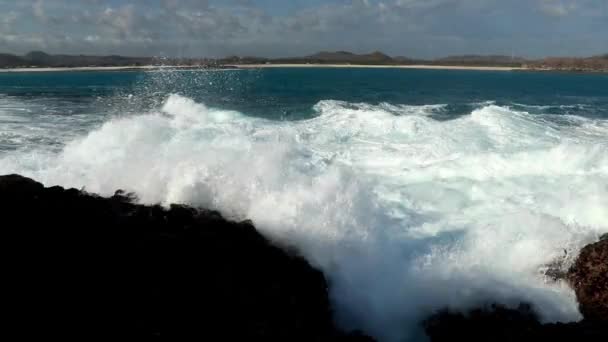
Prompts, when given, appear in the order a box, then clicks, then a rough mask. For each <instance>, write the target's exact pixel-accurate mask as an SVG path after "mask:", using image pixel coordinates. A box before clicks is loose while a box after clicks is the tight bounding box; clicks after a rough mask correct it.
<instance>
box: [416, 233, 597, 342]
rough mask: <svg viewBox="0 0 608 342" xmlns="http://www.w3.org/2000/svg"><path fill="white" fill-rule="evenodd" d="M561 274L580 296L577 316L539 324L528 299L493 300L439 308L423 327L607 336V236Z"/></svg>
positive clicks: (506, 335) (509, 336) (468, 332)
mask: <svg viewBox="0 0 608 342" xmlns="http://www.w3.org/2000/svg"><path fill="white" fill-rule="evenodd" d="M560 278H561V277H560ZM565 278H567V279H568V280H569V281H570V283H571V284H572V286H573V288H574V289H575V292H576V295H577V297H578V300H579V303H580V309H581V312H582V314H583V316H584V318H585V319H584V320H583V321H581V322H578V323H569V324H541V323H540V322H539V319H538V317H537V315H536V313H535V312H534V311H533V310H532V308H531V307H530V306H529V305H527V304H522V305H520V307H519V308H518V309H508V308H505V307H503V306H498V305H492V306H490V307H487V308H483V309H476V310H472V311H470V312H468V313H466V314H463V313H458V312H450V311H442V312H439V313H437V314H435V315H433V316H432V317H431V318H429V319H428V320H426V321H425V322H424V323H423V325H424V328H425V331H426V333H427V335H428V336H429V337H430V339H431V341H608V240H602V241H600V242H597V243H595V244H592V245H589V246H587V247H585V248H584V249H583V250H582V251H581V253H580V255H579V257H578V259H577V261H576V263H575V264H574V265H573V266H572V268H571V269H570V271H569V272H568V274H567V275H565Z"/></svg>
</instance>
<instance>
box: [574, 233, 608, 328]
mask: <svg viewBox="0 0 608 342" xmlns="http://www.w3.org/2000/svg"><path fill="white" fill-rule="evenodd" d="M568 280H569V282H570V284H571V285H572V287H573V288H574V290H575V292H576V297H577V298H578V301H579V308H580V310H581V313H582V314H583V316H584V317H585V319H588V320H593V321H604V322H605V324H606V325H607V326H608V240H606V239H604V240H601V241H599V242H597V243H594V244H591V245H589V246H586V247H585V248H583V249H582V250H581V253H580V255H579V256H578V259H577V260H576V262H575V264H574V265H573V266H572V268H571V269H570V271H569V272H568Z"/></svg>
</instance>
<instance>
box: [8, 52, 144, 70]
mask: <svg viewBox="0 0 608 342" xmlns="http://www.w3.org/2000/svg"><path fill="white" fill-rule="evenodd" d="M149 64H154V59H153V58H149V57H123V56H85V55H79V56H71V55H49V54H47V53H45V52H42V51H32V52H30V53H28V54H26V55H24V56H16V55H11V54H0V68H16V67H25V68H31V67H103V66H138V65H149Z"/></svg>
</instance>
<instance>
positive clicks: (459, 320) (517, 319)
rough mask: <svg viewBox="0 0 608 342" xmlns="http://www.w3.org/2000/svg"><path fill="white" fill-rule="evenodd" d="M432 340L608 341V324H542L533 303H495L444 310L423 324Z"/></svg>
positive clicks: (470, 341)
mask: <svg viewBox="0 0 608 342" xmlns="http://www.w3.org/2000/svg"><path fill="white" fill-rule="evenodd" d="M423 326H424V329H425V331H426V333H427V335H428V336H429V338H430V339H431V341H433V342H436V341H468V342H472V341H479V342H482V341H484V342H485V341H496V342H507V341H508V342H511V341H512V342H516V341H518V342H519V341H530V342H532V341H536V342H538V341H598V342H599V341H608V326H606V325H603V324H598V323H596V322H592V321H589V320H584V321H582V322H578V323H568V324H561V323H557V324H541V323H540V321H539V319H538V316H537V314H536V313H535V312H534V311H533V310H532V308H531V306H530V305H527V304H521V305H520V306H519V308H517V309H508V308H506V307H504V306H500V305H496V304H494V305H492V306H490V307H487V308H483V309H475V310H472V311H470V312H468V313H466V314H463V313H458V312H450V311H447V310H446V311H442V312H439V313H437V314H435V315H433V316H432V317H431V318H429V319H428V320H426V321H425V322H424V323H423Z"/></svg>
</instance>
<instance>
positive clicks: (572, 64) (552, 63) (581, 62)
mask: <svg viewBox="0 0 608 342" xmlns="http://www.w3.org/2000/svg"><path fill="white" fill-rule="evenodd" d="M529 67H531V68H537V69H550V70H564V71H603V72H608V54H605V55H600V56H595V57H589V58H576V57H549V58H545V59H542V60H540V61H534V62H532V63H530V65H529Z"/></svg>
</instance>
